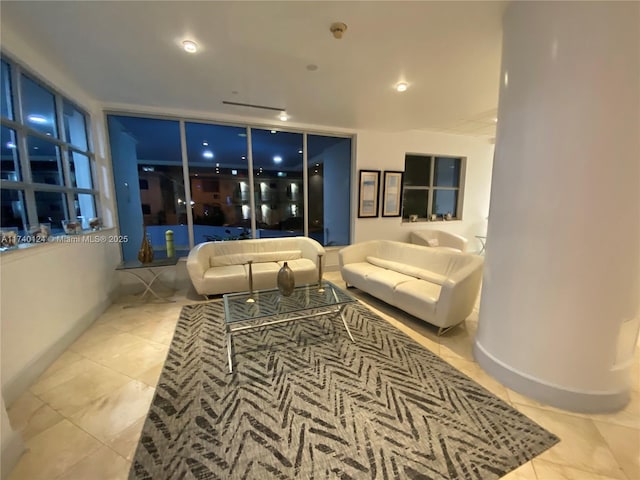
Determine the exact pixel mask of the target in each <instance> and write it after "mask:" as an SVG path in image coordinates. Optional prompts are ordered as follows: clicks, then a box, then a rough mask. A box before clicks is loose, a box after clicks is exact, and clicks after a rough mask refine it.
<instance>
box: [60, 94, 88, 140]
mask: <svg viewBox="0 0 640 480" xmlns="http://www.w3.org/2000/svg"><path fill="white" fill-rule="evenodd" d="M63 119H64V132H65V135H66V141H67V142H68V143H70V144H71V145H73V146H74V147H77V148H79V149H80V150H83V151H86V150H87V124H86V120H85V118H84V114H83V113H82V112H80V110H78V109H77V108H76V107H74V106H73V105H72V104H70V103H69V102H67V101H66V100H65V101H64V103H63Z"/></svg>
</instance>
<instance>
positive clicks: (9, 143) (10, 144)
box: [7, 142, 16, 148]
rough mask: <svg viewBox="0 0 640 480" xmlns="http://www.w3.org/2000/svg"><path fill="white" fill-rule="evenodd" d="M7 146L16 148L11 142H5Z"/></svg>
mask: <svg viewBox="0 0 640 480" xmlns="http://www.w3.org/2000/svg"><path fill="white" fill-rule="evenodd" d="M7 148H16V144H15V143H13V142H7Z"/></svg>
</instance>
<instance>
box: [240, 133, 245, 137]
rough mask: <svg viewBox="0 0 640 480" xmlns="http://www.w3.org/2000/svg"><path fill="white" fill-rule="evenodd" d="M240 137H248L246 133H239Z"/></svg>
mask: <svg viewBox="0 0 640 480" xmlns="http://www.w3.org/2000/svg"><path fill="white" fill-rule="evenodd" d="M238 136H239V137H246V136H247V134H246V133H239V134H238Z"/></svg>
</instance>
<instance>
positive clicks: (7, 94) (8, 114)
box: [0, 60, 13, 120]
mask: <svg viewBox="0 0 640 480" xmlns="http://www.w3.org/2000/svg"><path fill="white" fill-rule="evenodd" d="M0 88H2V93H1V94H2V98H1V99H0V109H1V110H0V114H1V115H2V116H3V117H5V118H8V119H10V120H13V98H12V96H11V67H10V66H9V64H8V63H7V62H5V61H4V60H3V61H2V78H1V82H0Z"/></svg>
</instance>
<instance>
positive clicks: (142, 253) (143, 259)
mask: <svg viewBox="0 0 640 480" xmlns="http://www.w3.org/2000/svg"><path fill="white" fill-rule="evenodd" d="M138 260H139V261H140V263H151V262H153V247H152V246H151V242H150V241H149V237H147V227H146V226H144V225H143V226H142V245H140V250H138Z"/></svg>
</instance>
